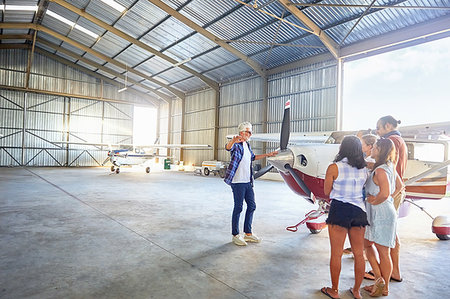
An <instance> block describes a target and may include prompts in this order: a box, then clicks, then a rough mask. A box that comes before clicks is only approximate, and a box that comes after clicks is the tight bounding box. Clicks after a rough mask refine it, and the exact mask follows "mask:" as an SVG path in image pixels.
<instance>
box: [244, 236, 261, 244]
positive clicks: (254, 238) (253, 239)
mask: <svg viewBox="0 0 450 299" xmlns="http://www.w3.org/2000/svg"><path fill="white" fill-rule="evenodd" d="M261 240H262V239H261V238H260V237H258V236H257V235H255V234H251V235H250V236H249V235H245V236H244V241H247V242H252V243H259V242H261Z"/></svg>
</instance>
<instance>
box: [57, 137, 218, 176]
mask: <svg viewBox="0 0 450 299" xmlns="http://www.w3.org/2000/svg"><path fill="white" fill-rule="evenodd" d="M52 143H53V144H73V145H92V146H97V147H103V146H104V147H108V148H109V151H108V157H107V158H106V159H105V161H103V163H102V165H104V164H105V163H106V162H107V161H108V160H109V161H110V162H111V163H112V166H111V172H115V173H117V174H119V173H120V167H121V166H124V165H125V166H130V165H144V166H145V172H146V173H150V166H148V163H149V162H150V161H151V160H153V159H154V158H167V156H164V155H158V154H157V153H156V150H157V149H160V148H165V149H182V148H191V149H195V148H198V149H201V148H211V146H210V145H208V144H156V143H155V144H151V145H139V146H135V145H133V144H123V143H120V144H111V143H90V142H71V141H53V142H52ZM113 148H119V149H113Z"/></svg>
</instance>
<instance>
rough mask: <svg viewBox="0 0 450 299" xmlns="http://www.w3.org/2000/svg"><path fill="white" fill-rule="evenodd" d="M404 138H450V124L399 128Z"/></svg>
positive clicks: (442, 123) (441, 123)
mask: <svg viewBox="0 0 450 299" xmlns="http://www.w3.org/2000/svg"><path fill="white" fill-rule="evenodd" d="M399 131H400V133H401V134H402V137H404V138H424V139H437V138H438V137H439V136H442V135H446V136H450V122H440V123H433V124H423V125H413V126H402V127H400V128H399Z"/></svg>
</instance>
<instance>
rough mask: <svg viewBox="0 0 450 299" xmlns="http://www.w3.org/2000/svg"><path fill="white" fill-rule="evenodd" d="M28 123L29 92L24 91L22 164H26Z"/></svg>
mask: <svg viewBox="0 0 450 299" xmlns="http://www.w3.org/2000/svg"><path fill="white" fill-rule="evenodd" d="M26 123H27V93H26V92H24V93H23V114H22V157H21V160H20V165H21V166H25V133H26V130H25V126H26Z"/></svg>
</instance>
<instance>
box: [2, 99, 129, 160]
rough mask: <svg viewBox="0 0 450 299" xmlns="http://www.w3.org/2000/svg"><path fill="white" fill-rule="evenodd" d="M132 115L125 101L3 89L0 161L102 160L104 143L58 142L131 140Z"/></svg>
mask: <svg viewBox="0 0 450 299" xmlns="http://www.w3.org/2000/svg"><path fill="white" fill-rule="evenodd" d="M111 105H113V106H114V109H107V108H106V107H110V106H111ZM120 111H122V112H120ZM132 115H133V106H132V105H127V104H116V103H115V104H110V103H105V102H99V101H95V100H88V99H78V98H76V99H74V98H69V97H60V96H52V95H43V94H37V93H25V92H22V91H8V90H0V117H1V119H2V122H1V126H0V134H2V135H3V137H0V166H10V165H12V166H18V165H26V166H63V165H68V166H98V165H101V164H102V163H103V161H104V160H105V158H106V157H107V151H108V148H106V147H103V148H102V147H99V146H93V145H60V144H55V143H54V142H57V141H73V142H94V143H118V142H121V143H131V142H132V136H133V135H132V134H133V118H132Z"/></svg>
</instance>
